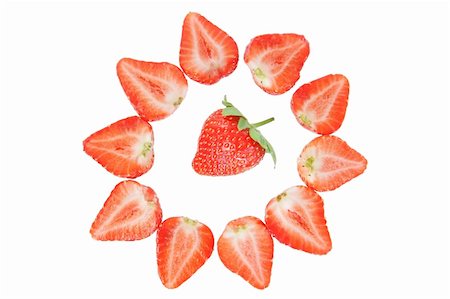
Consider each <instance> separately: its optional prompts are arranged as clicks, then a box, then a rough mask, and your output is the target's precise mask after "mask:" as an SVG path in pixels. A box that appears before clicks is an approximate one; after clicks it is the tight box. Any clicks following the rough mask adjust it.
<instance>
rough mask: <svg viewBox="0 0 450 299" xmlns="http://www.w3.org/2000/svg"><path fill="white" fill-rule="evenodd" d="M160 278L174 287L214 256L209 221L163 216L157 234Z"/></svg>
mask: <svg viewBox="0 0 450 299" xmlns="http://www.w3.org/2000/svg"><path fill="white" fill-rule="evenodd" d="M156 245H157V247H156V255H157V259H158V260H157V263H158V273H159V277H160V278H161V282H162V283H163V284H164V286H166V287H167V288H169V289H174V288H177V287H178V286H180V285H181V284H182V283H183V282H185V281H186V280H187V279H188V278H189V277H191V276H192V275H193V274H194V273H195V272H196V271H197V270H198V269H199V268H200V267H201V266H202V265H203V264H204V263H205V262H206V260H207V259H208V258H209V257H210V256H211V254H212V251H213V248H214V236H213V234H212V232H211V230H210V229H209V227H207V226H206V225H204V224H203V223H200V222H198V221H196V220H192V219H189V218H187V217H172V218H168V219H166V220H164V222H163V223H162V224H161V227H160V229H159V230H158V232H157V235H156Z"/></svg>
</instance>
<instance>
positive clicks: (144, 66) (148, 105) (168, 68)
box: [117, 58, 188, 121]
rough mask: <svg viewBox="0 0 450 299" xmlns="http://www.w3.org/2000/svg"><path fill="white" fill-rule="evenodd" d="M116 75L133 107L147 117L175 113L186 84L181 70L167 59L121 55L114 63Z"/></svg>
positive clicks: (151, 118) (153, 119) (162, 116)
mask: <svg viewBox="0 0 450 299" xmlns="http://www.w3.org/2000/svg"><path fill="white" fill-rule="evenodd" d="M117 76H118V77H119V80H120V84H122V87H123V90H124V91H125V94H126V95H127V96H128V99H129V100H130V102H131V104H132V105H133V107H134V110H136V112H137V113H138V114H139V116H140V117H142V118H143V119H144V120H146V121H155V120H161V119H164V118H166V117H168V116H169V115H171V114H172V113H174V112H175V110H177V108H178V106H180V104H181V102H182V101H183V99H184V98H185V96H186V92H187V87H188V83H187V81H186V78H185V77H184V74H183V72H182V71H181V70H180V69H179V68H178V67H177V66H175V65H173V64H171V63H168V62H146V61H139V60H134V59H131V58H122V59H121V60H120V61H119V62H118V63H117Z"/></svg>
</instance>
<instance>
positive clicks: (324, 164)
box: [297, 135, 367, 191]
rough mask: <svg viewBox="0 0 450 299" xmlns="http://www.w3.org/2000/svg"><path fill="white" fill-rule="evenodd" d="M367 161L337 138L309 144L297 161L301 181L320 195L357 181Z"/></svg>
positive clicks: (326, 137) (318, 138) (324, 137)
mask: <svg viewBox="0 0 450 299" xmlns="http://www.w3.org/2000/svg"><path fill="white" fill-rule="evenodd" d="M366 167H367V160H366V159H365V158H364V157H363V156H362V155H361V154H360V153H358V152H357V151H355V150H354V149H352V148H351V147H350V146H348V144H347V143H346V142H345V141H343V140H342V139H340V138H338V137H336V136H328V135H325V136H320V137H317V138H315V139H314V140H312V141H311V142H310V143H308V144H307V145H306V146H305V148H304V149H303V151H302V153H301V154H300V156H299V158H298V160H297V170H298V173H299V174H300V177H301V178H302V180H303V181H304V182H305V183H306V185H308V186H309V187H311V188H313V189H315V190H317V191H328V190H334V189H336V188H338V187H339V186H341V185H342V184H344V183H346V182H348V181H350V180H351V179H353V178H355V177H357V176H358V175H360V174H361V173H363V172H364V170H365V169H366Z"/></svg>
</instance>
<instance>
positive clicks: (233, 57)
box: [180, 12, 239, 85]
mask: <svg viewBox="0 0 450 299" xmlns="http://www.w3.org/2000/svg"><path fill="white" fill-rule="evenodd" d="M238 60H239V54H238V47H237V45H236V42H235V41H234V40H233V38H231V36H229V35H228V34H227V33H226V32H225V31H223V30H222V29H220V28H219V27H217V26H216V25H214V24H213V23H211V22H210V21H208V20H207V19H206V18H205V17H203V16H202V15H200V14H198V13H195V12H190V13H188V14H187V15H186V17H185V19H184V22H183V30H182V35H181V43H180V66H181V68H182V69H183V71H184V73H185V74H186V75H187V76H188V77H189V78H191V79H192V80H194V81H197V82H199V83H202V84H207V85H210V84H214V83H216V82H218V81H219V80H220V79H222V78H224V77H226V76H228V75H230V74H231V73H232V72H233V71H234V70H235V69H236V67H237V63H238Z"/></svg>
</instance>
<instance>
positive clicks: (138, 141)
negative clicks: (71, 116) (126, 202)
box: [83, 116, 154, 178]
mask: <svg viewBox="0 0 450 299" xmlns="http://www.w3.org/2000/svg"><path fill="white" fill-rule="evenodd" d="M153 143H154V139H153V129H152V126H151V125H150V124H149V123H147V122H146V121H144V120H142V119H141V118H139V117H137V116H131V117H128V118H125V119H122V120H119V121H117V122H115V123H113V124H111V125H109V126H107V127H105V128H103V129H101V130H99V131H97V132H95V133H93V134H92V135H90V136H89V137H88V138H86V139H85V140H84V141H83V148H84V151H85V152H86V154H88V155H89V156H91V157H92V158H93V159H94V160H95V161H97V162H98V163H99V164H100V165H102V166H103V167H104V168H105V169H106V170H107V171H109V172H111V173H112V174H114V175H116V176H119V177H124V178H136V177H138V176H141V175H142V174H144V173H146V172H147V171H148V170H150V168H151V167H152V166H153V159H154V151H153Z"/></svg>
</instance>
